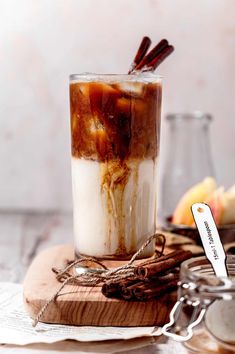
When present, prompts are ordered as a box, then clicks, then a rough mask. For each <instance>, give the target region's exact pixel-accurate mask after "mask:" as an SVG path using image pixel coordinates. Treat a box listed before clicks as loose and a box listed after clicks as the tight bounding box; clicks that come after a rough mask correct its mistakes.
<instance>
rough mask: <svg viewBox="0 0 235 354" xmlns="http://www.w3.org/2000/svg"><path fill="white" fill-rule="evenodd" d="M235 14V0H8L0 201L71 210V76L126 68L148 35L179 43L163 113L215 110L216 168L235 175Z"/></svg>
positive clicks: (1, 45)
mask: <svg viewBox="0 0 235 354" xmlns="http://www.w3.org/2000/svg"><path fill="white" fill-rule="evenodd" d="M111 4H112V5H111ZM234 15H235V2H234V1H233V0H197V1H193V0H175V1H171V0H142V1H135V0H112V1H110V0H99V1H95V0H86V1H85V0H83V1H82V0H41V1H30V0H21V1H18V0H1V1H0V33H1V41H0V165H1V173H0V208H16V209H17V208H23V209H30V208H34V209H64V210H66V209H70V208H71V183H70V158H69V154H70V147H69V107H68V75H69V74H70V73H73V72H82V71H93V72H126V71H127V69H128V66H129V64H130V62H131V59H132V57H133V54H134V52H135V49H136V46H137V43H138V42H139V40H140V38H141V36H142V35H143V34H148V35H150V36H151V37H152V39H153V40H154V41H157V40H159V39H160V38H162V37H166V38H168V39H169V40H170V41H171V42H172V43H173V44H174V45H175V47H176V51H175V53H174V54H173V55H172V56H171V58H169V59H168V60H167V61H166V63H164V64H163V65H162V66H161V69H160V73H161V74H163V76H164V77H165V79H164V106H163V108H164V112H175V111H186V110H188V111H190V110H194V109H200V110H203V111H207V112H210V113H211V114H213V115H214V117H215V121H214V123H213V125H212V134H213V146H212V147H213V154H214V157H215V158H216V160H215V162H216V163H215V165H216V170H217V175H218V177H219V180H220V182H221V183H224V184H225V185H226V186H229V185H230V184H232V183H233V182H235V172H234V170H233V169H232V168H231V166H233V165H234V162H235V157H234V156H235V144H234V133H235V119H234V115H235V104H234V102H235V100H234V93H235V68H234V58H235V22H234ZM166 144H167V134H166V133H165V124H163V130H162V154H164V146H166Z"/></svg>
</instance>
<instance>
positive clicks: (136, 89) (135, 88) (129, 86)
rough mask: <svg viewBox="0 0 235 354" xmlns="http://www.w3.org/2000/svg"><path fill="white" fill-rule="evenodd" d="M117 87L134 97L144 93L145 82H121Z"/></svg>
mask: <svg viewBox="0 0 235 354" xmlns="http://www.w3.org/2000/svg"><path fill="white" fill-rule="evenodd" d="M116 86H117V88H118V89H119V90H120V91H121V92H122V93H123V94H125V93H127V94H128V95H130V96H133V97H140V96H141V95H142V93H143V83H141V82H129V81H128V82H120V83H118V84H117V85H116Z"/></svg>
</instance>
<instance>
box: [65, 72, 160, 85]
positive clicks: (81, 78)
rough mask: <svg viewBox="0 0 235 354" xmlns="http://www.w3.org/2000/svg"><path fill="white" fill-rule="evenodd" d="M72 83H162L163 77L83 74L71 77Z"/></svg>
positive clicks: (139, 74) (149, 73)
mask: <svg viewBox="0 0 235 354" xmlns="http://www.w3.org/2000/svg"><path fill="white" fill-rule="evenodd" d="M69 80H70V82H94V81H95V82H109V83H111V82H121V81H130V82H141V83H145V82H146V83H157V82H159V83H161V81H162V76H161V75H159V74H155V73H152V72H141V73H134V74H98V73H90V72H83V73H80V74H71V75H69Z"/></svg>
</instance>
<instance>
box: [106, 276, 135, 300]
mask: <svg viewBox="0 0 235 354" xmlns="http://www.w3.org/2000/svg"><path fill="white" fill-rule="evenodd" d="M138 282H139V279H121V280H118V281H113V280H112V281H108V282H105V283H104V284H103V285H102V288H101V291H102V294H103V295H104V296H106V297H120V295H121V291H122V290H121V289H122V288H123V289H124V288H126V286H130V285H132V284H135V283H138Z"/></svg>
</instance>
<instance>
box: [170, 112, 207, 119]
mask: <svg viewBox="0 0 235 354" xmlns="http://www.w3.org/2000/svg"><path fill="white" fill-rule="evenodd" d="M194 118H195V119H198V120H202V119H206V120H208V121H211V120H213V117H212V115H211V114H209V113H206V112H202V111H192V112H182V113H169V114H167V115H166V119H167V120H173V119H194Z"/></svg>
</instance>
